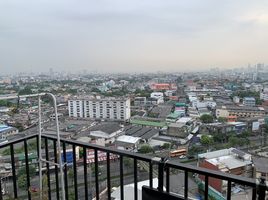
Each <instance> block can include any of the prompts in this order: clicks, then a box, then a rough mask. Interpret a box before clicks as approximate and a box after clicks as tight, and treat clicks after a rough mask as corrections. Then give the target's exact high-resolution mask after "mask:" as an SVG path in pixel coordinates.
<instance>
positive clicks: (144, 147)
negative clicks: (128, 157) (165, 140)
mask: <svg viewBox="0 0 268 200" xmlns="http://www.w3.org/2000/svg"><path fill="white" fill-rule="evenodd" d="M138 151H139V153H151V152H153V151H154V150H153V148H152V147H151V146H150V145H148V144H144V145H142V146H141V147H140V149H139V150H138Z"/></svg>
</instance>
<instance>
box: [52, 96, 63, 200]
mask: <svg viewBox="0 0 268 200" xmlns="http://www.w3.org/2000/svg"><path fill="white" fill-rule="evenodd" d="M48 95H50V96H51V97H52V99H53V103H54V111H55V120H56V131H57V149H58V158H59V165H60V174H61V192H62V200H65V188H64V177H63V163H62V159H61V146H60V129H59V119H58V111H57V101H56V97H55V96H54V95H53V94H51V93H48Z"/></svg>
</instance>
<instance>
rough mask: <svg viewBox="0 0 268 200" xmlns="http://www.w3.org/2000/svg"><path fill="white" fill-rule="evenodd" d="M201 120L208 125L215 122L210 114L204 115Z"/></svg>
mask: <svg viewBox="0 0 268 200" xmlns="http://www.w3.org/2000/svg"><path fill="white" fill-rule="evenodd" d="M200 120H201V121H202V122H203V123H205V124H207V123H212V122H213V116H212V115H209V114H204V115H202V116H201V117H200Z"/></svg>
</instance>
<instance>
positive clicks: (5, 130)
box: [0, 124, 19, 139]
mask: <svg viewBox="0 0 268 200" xmlns="http://www.w3.org/2000/svg"><path fill="white" fill-rule="evenodd" d="M18 132H19V131H18V129H16V128H14V127H11V126H7V125H4V124H1V125H0V139H6V138H7V137H8V136H11V135H15V134H17V133H18Z"/></svg>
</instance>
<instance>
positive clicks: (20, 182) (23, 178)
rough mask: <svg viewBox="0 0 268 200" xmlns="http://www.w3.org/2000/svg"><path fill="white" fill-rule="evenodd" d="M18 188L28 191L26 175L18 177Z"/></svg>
mask: <svg viewBox="0 0 268 200" xmlns="http://www.w3.org/2000/svg"><path fill="white" fill-rule="evenodd" d="M18 186H19V188H20V189H23V190H26V189H27V176H26V174H22V175H21V176H19V177H18Z"/></svg>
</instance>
